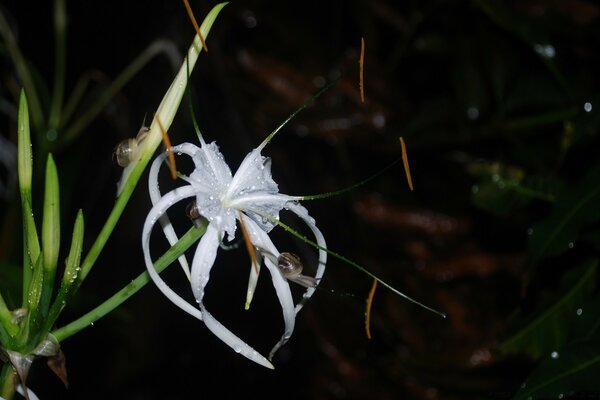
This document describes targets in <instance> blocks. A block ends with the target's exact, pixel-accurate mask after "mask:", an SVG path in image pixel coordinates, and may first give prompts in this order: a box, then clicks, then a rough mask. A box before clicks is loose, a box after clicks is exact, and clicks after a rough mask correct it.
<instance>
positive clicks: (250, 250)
mask: <svg viewBox="0 0 600 400" xmlns="http://www.w3.org/2000/svg"><path fill="white" fill-rule="evenodd" d="M238 215H239V219H240V227H241V228H242V235H244V241H245V242H246V249H248V254H249V255H250V260H251V261H252V265H253V266H254V269H255V270H256V273H257V274H258V273H259V272H260V265H259V264H258V259H257V258H256V250H254V246H252V242H251V241H250V234H249V233H248V230H247V229H246V224H245V223H244V218H242V212H241V211H238Z"/></svg>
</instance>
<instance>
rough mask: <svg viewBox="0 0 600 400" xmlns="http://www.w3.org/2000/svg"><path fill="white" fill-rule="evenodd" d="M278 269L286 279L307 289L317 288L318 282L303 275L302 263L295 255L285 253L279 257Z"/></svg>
mask: <svg viewBox="0 0 600 400" xmlns="http://www.w3.org/2000/svg"><path fill="white" fill-rule="evenodd" d="M277 267H278V268H279V272H281V275H283V277H284V278H286V279H289V280H290V281H292V282H295V283H297V284H299V285H302V286H304V287H307V288H311V287H316V286H317V280H316V279H315V278H313V277H311V276H306V275H302V269H303V268H304V266H303V265H302V261H300V257H298V256H297V255H296V254H294V253H288V252H283V253H281V254H279V257H277Z"/></svg>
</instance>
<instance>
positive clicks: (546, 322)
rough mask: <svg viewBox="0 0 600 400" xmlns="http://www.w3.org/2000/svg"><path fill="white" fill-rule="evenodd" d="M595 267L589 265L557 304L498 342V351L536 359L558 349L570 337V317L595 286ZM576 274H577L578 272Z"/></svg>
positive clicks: (593, 264)
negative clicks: (525, 355)
mask: <svg viewBox="0 0 600 400" xmlns="http://www.w3.org/2000/svg"><path fill="white" fill-rule="evenodd" d="M597 267H598V260H594V261H591V262H589V263H588V264H587V265H586V266H585V268H584V271H583V274H581V278H579V279H578V280H577V282H576V283H575V284H574V285H573V286H572V287H571V288H570V289H569V290H568V291H567V292H566V293H565V294H564V295H563V296H562V297H560V298H559V299H558V301H556V302H555V303H554V304H553V305H552V306H551V307H549V308H547V309H546V310H545V311H544V312H543V313H541V314H540V315H539V316H538V317H537V318H534V319H533V320H531V321H529V322H527V323H526V324H525V325H524V326H523V327H522V328H521V329H520V330H519V331H518V332H517V333H515V334H514V335H513V336H512V337H510V338H508V339H507V340H505V341H504V342H503V343H501V344H500V346H499V347H500V350H501V351H502V352H504V353H525V354H529V355H531V356H532V357H539V356H541V355H543V354H546V353H549V352H551V351H555V350H558V349H560V347H561V346H562V345H564V344H565V342H566V341H567V338H568V335H569V328H570V319H569V316H573V315H575V314H576V311H577V309H579V308H580V307H581V305H582V304H583V302H584V301H585V299H586V297H587V296H588V295H589V292H590V291H591V290H592V289H593V287H594V284H595V274H596V269H597ZM575 272H576V273H579V270H576V271H575Z"/></svg>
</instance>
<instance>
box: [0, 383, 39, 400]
mask: <svg viewBox="0 0 600 400" xmlns="http://www.w3.org/2000/svg"><path fill="white" fill-rule="evenodd" d="M25 391H27V395H26V394H25ZM17 393H19V394H20V395H21V396H23V397H26V398H28V399H29V400H39V399H40V398H39V397H37V396H36V395H35V393H33V391H32V390H31V389H29V388H25V389H23V385H21V384H20V383H19V384H18V385H17ZM1 398H2V397H0V399H1Z"/></svg>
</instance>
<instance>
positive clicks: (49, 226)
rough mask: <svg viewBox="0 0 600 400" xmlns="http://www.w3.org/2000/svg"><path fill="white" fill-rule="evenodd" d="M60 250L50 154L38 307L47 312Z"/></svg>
mask: <svg viewBox="0 0 600 400" xmlns="http://www.w3.org/2000/svg"><path fill="white" fill-rule="evenodd" d="M59 249H60V195H59V188H58V172H57V171H56V164H54V159H53V158H52V154H49V155H48V161H47V163H46V191H45V194H44V218H43V222H42V254H43V260H44V288H43V292H42V297H41V302H40V307H41V308H42V310H43V312H44V313H46V312H47V311H48V307H49V304H50V297H51V296H52V291H53V289H54V277H55V275H56V264H57V262H58V251H59Z"/></svg>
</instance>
